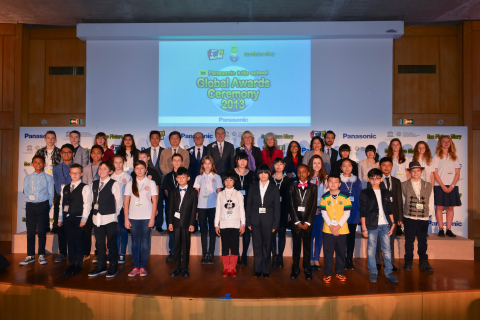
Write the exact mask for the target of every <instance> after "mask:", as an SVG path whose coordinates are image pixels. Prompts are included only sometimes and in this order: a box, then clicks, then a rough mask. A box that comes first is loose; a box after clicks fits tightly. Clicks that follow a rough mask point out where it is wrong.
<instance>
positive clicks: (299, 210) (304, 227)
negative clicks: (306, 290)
mask: <svg viewBox="0 0 480 320" xmlns="http://www.w3.org/2000/svg"><path fill="white" fill-rule="evenodd" d="M308 175H309V171H308V167H307V166H306V165H304V164H302V165H299V166H298V168H297V177H298V183H297V182H295V183H292V184H291V185H290V191H289V194H290V201H289V211H290V217H291V219H292V221H291V226H292V241H293V252H292V256H293V265H292V274H291V275H290V278H292V279H297V276H298V275H299V274H300V253H301V251H302V240H303V268H304V272H305V278H307V280H312V267H311V266H310V252H311V250H310V244H311V239H312V226H313V220H314V219H315V213H316V212H317V193H318V188H317V186H315V185H314V184H312V183H311V182H309V181H308Z"/></svg>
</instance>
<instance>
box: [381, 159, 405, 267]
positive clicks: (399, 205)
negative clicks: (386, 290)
mask: <svg viewBox="0 0 480 320" xmlns="http://www.w3.org/2000/svg"><path fill="white" fill-rule="evenodd" d="M392 168H393V161H392V159H391V158H388V157H384V158H382V159H381V160H380V170H381V171H382V173H383V182H382V183H381V184H380V188H381V189H387V190H389V191H390V202H391V208H392V214H393V219H394V222H395V228H394V229H393V233H392V235H391V236H390V250H391V254H392V258H391V261H392V267H393V271H400V269H398V268H397V267H395V265H394V263H395V251H394V250H395V238H396V237H397V233H396V229H397V228H399V227H400V225H401V224H402V221H403V199H402V182H401V181H400V180H399V179H397V178H395V177H392V176H391V175H390V173H391V172H392ZM375 260H376V263H377V269H380V267H381V265H382V260H383V257H382V247H381V243H380V241H378V242H377V253H376V254H375Z"/></svg>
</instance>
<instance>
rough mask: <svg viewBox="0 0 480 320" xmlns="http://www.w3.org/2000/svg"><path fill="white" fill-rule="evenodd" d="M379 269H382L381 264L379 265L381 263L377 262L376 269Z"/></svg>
mask: <svg viewBox="0 0 480 320" xmlns="http://www.w3.org/2000/svg"><path fill="white" fill-rule="evenodd" d="M380 269H382V265H381V264H377V271H378V272H380Z"/></svg>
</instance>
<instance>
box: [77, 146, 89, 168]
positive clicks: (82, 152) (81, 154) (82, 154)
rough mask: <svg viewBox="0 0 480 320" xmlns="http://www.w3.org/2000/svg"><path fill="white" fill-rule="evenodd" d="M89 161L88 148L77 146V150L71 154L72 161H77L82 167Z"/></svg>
mask: <svg viewBox="0 0 480 320" xmlns="http://www.w3.org/2000/svg"><path fill="white" fill-rule="evenodd" d="M89 162H90V153H89V152H88V150H86V149H84V148H82V146H80V145H79V146H78V150H77V152H76V153H75V155H74V156H73V163H78V164H79V165H81V166H82V167H85V166H86V165H87V164H89Z"/></svg>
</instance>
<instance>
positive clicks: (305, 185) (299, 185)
mask: <svg viewBox="0 0 480 320" xmlns="http://www.w3.org/2000/svg"><path fill="white" fill-rule="evenodd" d="M307 186H308V183H307V182H305V183H299V184H298V187H299V188H301V187H307Z"/></svg>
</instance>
